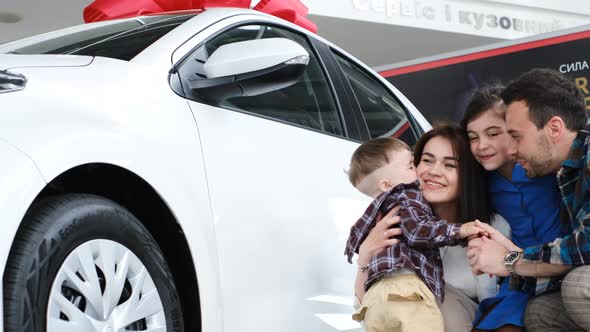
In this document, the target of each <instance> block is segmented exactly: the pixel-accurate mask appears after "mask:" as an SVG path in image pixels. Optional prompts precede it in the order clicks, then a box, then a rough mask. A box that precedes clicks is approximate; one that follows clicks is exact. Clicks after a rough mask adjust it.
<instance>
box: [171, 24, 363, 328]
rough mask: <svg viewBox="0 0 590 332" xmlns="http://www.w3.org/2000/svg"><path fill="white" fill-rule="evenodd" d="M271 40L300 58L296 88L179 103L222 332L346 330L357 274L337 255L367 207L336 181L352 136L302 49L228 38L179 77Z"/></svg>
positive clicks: (248, 32)
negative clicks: (202, 191)
mask: <svg viewBox="0 0 590 332" xmlns="http://www.w3.org/2000/svg"><path fill="white" fill-rule="evenodd" d="M277 37H279V38H289V39H291V40H293V41H296V42H297V43H299V44H300V45H302V46H303V47H304V48H305V49H306V50H307V51H308V53H309V54H310V62H309V64H308V66H307V69H306V70H305V73H304V74H303V76H302V77H301V79H300V80H299V81H298V82H297V83H296V84H294V85H292V86H289V87H286V88H282V89H279V90H277V91H271V92H268V93H264V94H261V95H257V96H250V97H235V98H228V99H224V100H216V101H215V102H211V101H207V102H203V100H198V98H194V97H193V98H189V99H194V100H190V101H189V104H190V107H191V109H192V112H193V114H194V117H195V120H196V123H197V126H198V129H199V135H200V139H201V142H202V151H196V152H195V153H202V154H203V157H204V160H205V165H206V172H207V179H208V185H209V191H210V195H211V208H212V211H213V214H214V216H215V221H214V223H215V231H216V234H217V239H216V240H217V243H218V248H217V249H218V256H219V261H220V262H219V265H220V271H221V276H220V278H221V288H222V294H223V295H222V296H223V299H222V302H223V309H222V310H223V317H224V329H225V330H227V331H238V330H239V331H273V332H275V331H335V330H342V329H345V330H349V329H356V328H358V327H359V325H358V324H357V323H356V322H354V321H352V320H351V318H350V314H351V312H352V310H353V309H352V294H353V281H354V276H355V273H356V269H355V267H354V266H352V265H349V264H348V263H346V261H345V257H344V255H343V252H344V245H345V241H346V239H347V237H348V233H349V229H350V226H351V225H352V223H353V222H354V221H355V220H356V219H357V218H358V217H359V216H360V214H361V213H362V211H363V209H364V207H365V206H366V204H367V203H368V202H369V200H368V199H367V198H365V197H363V196H362V195H361V194H359V193H358V192H357V191H356V190H355V189H354V188H353V187H352V186H351V185H350V183H349V182H348V179H347V175H346V173H345V170H346V168H347V166H348V163H349V159H350V156H351V154H352V152H353V151H354V149H355V148H356V147H357V146H358V142H357V140H356V139H355V138H356V137H351V136H355V135H357V134H356V133H357V132H358V128H357V127H356V124H354V125H352V126H350V125H348V126H347V124H346V123H345V122H344V121H343V118H344V116H343V115H342V107H341V105H340V102H339V101H338V100H336V99H335V98H334V95H335V94H334V89H335V86H334V85H333V83H332V82H331V81H330V79H329V75H328V74H327V72H326V71H325V67H324V65H323V63H322V61H321V59H320V58H318V56H317V55H316V52H315V50H314V48H313V46H312V45H311V44H310V43H309V41H308V39H307V37H306V36H305V35H303V34H300V33H298V32H295V31H290V30H288V29H286V28H284V27H278V26H275V25H265V24H245V25H239V26H234V27H231V28H228V29H226V30H223V31H220V32H219V33H217V34H215V35H214V36H212V37H211V38H208V39H207V40H206V41H204V42H203V43H201V45H200V46H199V47H197V48H196V49H195V50H194V51H193V52H192V53H191V54H190V55H189V56H188V57H186V59H185V60H184V63H183V64H181V65H180V66H179V73H180V76H181V79H193V80H194V79H199V78H202V77H203V74H202V71H201V70H202V68H201V67H202V64H203V63H204V62H205V61H206V60H207V58H208V57H209V56H210V55H211V54H212V53H213V52H214V51H215V50H216V49H217V48H218V47H220V46H221V45H224V44H228V43H234V42H240V41H244V40H249V39H257V38H277ZM244 56H247V54H245V55H244ZM205 99H206V98H205ZM204 305H206V304H204Z"/></svg>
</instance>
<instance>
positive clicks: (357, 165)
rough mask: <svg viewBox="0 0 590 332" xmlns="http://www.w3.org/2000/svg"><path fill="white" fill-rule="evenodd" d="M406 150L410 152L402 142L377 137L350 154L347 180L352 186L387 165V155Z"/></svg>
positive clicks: (395, 139)
mask: <svg viewBox="0 0 590 332" xmlns="http://www.w3.org/2000/svg"><path fill="white" fill-rule="evenodd" d="M403 149H406V150H408V151H410V152H411V151H412V150H411V149H410V147H409V146H408V145H407V144H406V143H404V142H403V141H401V140H399V139H397V138H391V137H379V138H375V139H372V140H369V141H366V142H364V143H363V144H361V145H360V146H359V147H358V148H357V149H356V150H355V151H354V153H353V154H352V158H351V159H350V168H349V170H348V179H349V180H350V183H352V185H353V186H355V187H356V186H357V185H358V184H359V183H360V182H361V180H362V179H363V178H364V177H365V176H367V175H369V174H371V173H373V172H374V171H376V170H377V169H379V168H381V167H383V166H385V165H387V164H388V163H389V157H388V156H387V154H388V153H389V152H392V151H401V150H403Z"/></svg>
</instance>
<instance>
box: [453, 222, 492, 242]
mask: <svg viewBox="0 0 590 332" xmlns="http://www.w3.org/2000/svg"><path fill="white" fill-rule="evenodd" d="M481 224H482V222H480V221H479V220H475V221H470V222H466V223H464V224H462V225H461V230H460V231H459V233H460V234H459V237H460V238H462V239H464V238H467V239H468V240H471V239H474V238H476V237H481V236H486V237H489V234H488V233H487V232H486V230H485V229H483V228H481V227H480V225H481Z"/></svg>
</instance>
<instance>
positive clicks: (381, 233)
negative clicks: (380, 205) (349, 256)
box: [354, 207, 402, 302]
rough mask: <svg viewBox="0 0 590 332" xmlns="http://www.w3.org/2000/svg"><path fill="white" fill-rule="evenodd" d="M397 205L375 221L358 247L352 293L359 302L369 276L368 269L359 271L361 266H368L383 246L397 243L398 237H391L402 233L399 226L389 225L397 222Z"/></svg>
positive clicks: (398, 220)
mask: <svg viewBox="0 0 590 332" xmlns="http://www.w3.org/2000/svg"><path fill="white" fill-rule="evenodd" d="M398 210H399V207H396V208H394V209H392V210H391V211H389V213H388V214H386V215H385V216H384V217H383V218H382V219H381V220H379V221H378V222H377V224H376V225H375V227H374V228H373V229H372V230H371V232H369V235H367V238H366V239H365V240H364V241H363V243H362V244H361V246H360V248H359V256H358V261H357V262H358V266H359V268H358V272H357V274H356V279H355V281H354V293H355V294H356V297H357V298H358V300H359V302H360V301H361V300H362V299H363V296H364V295H365V282H366V281H367V279H368V277H369V271H368V270H365V271H364V272H363V271H361V267H362V266H368V265H369V263H370V262H371V258H372V257H373V256H375V255H376V254H377V253H379V252H380V251H381V250H383V249H384V248H387V247H390V246H393V245H396V244H398V243H399V239H396V238H392V237H395V236H398V235H400V234H401V233H402V231H401V229H399V228H390V227H391V226H393V225H395V224H398V223H399V222H400V218H399V217H398V216H394V214H396V213H397V211H398Z"/></svg>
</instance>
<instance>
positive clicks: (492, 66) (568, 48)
mask: <svg viewBox="0 0 590 332" xmlns="http://www.w3.org/2000/svg"><path fill="white" fill-rule="evenodd" d="M589 66H590V30H588V31H581V32H575V33H570V34H564V35H561V36H557V37H551V38H544V39H538V40H534V41H528V42H520V43H519V42H515V43H514V44H511V45H508V46H503V47H498V48H493V49H489V50H485V51H481V52H474V53H468V54H464V55H459V56H455V57H450V58H444V59H440V60H434V61H429V62H424V63H420V64H416V65H411V66H407V67H400V68H395V69H391V70H387V71H382V72H381V75H383V76H384V77H386V78H387V80H389V81H390V82H391V83H392V84H393V85H395V86H396V87H397V88H398V89H399V90H400V91H401V92H402V93H403V94H404V95H405V96H406V97H408V98H409V99H410V101H411V102H412V103H413V104H414V105H415V106H416V107H417V108H418V110H420V112H422V114H423V115H424V116H425V117H426V118H427V119H428V120H429V121H430V122H435V121H437V120H451V121H455V122H458V121H460V119H461V118H462V116H463V111H464V110H465V107H466V105H467V102H468V100H469V97H470V96H471V93H472V92H473V91H474V90H475V89H477V88H480V87H482V86H486V85H490V84H497V83H501V84H506V83H508V82H509V81H510V80H512V79H515V78H516V77H518V76H519V75H520V74H522V73H524V72H526V71H528V70H530V69H533V68H551V69H555V70H558V71H560V72H562V73H564V74H565V75H567V76H568V77H571V78H572V80H574V81H575V82H576V85H577V86H578V87H579V88H580V90H581V91H582V93H583V94H584V96H585V101H586V105H587V108H588V109H589V110H590V84H589V80H590V67H589Z"/></svg>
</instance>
